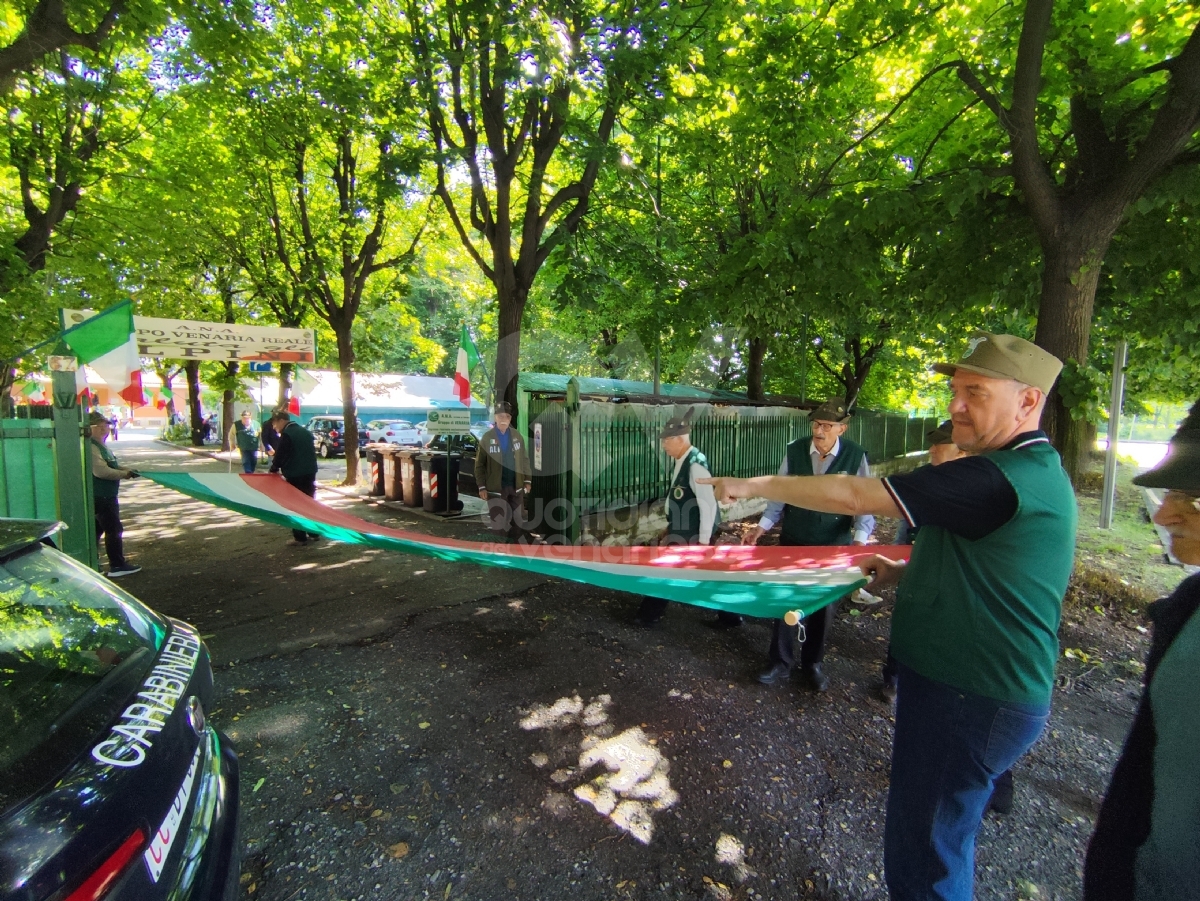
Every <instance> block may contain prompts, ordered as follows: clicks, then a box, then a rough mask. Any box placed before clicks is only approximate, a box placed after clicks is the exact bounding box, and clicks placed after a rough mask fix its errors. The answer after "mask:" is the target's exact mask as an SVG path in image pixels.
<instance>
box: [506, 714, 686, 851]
mask: <svg viewBox="0 0 1200 901" xmlns="http://www.w3.org/2000/svg"><path fill="white" fill-rule="evenodd" d="M611 706H612V697H611V696H610V695H607V694H602V695H598V696H597V697H595V698H593V699H592V700H591V701H590V702H588V703H587V704H586V705H585V704H584V702H583V699H582V698H581V697H579V695H573V696H572V697H566V698H559V699H558V700H557V701H555V702H554V703H553V704H549V705H537V706H535V707H533V708H532V709H530V710H529V711H528V713H527V714H526V715H525V717H524V718H523V719H522V720H521V722H520V726H521V728H522V729H524V730H526V731H536V730H546V731H558V730H564V729H571V730H572V733H573V729H574V727H578V728H580V729H581V730H582V733H583V735H582V738H581V739H580V740H579V752H580V753H579V758H578V761H579V762H578V765H577V766H574V767H563V768H560V769H557V770H555V771H554V772H553V773H551V774H550V779H551V781H552V782H554V783H555V784H556V785H558V786H560V787H562V788H563V789H565V788H567V786H568V785H570V784H571V783H577V784H576V785H575V787H574V789H573V790H572V794H573V795H574V796H575V798H576V799H577V800H579V801H580V802H582V803H584V804H587V805H589V806H590V807H592V808H593V809H594V810H595V811H596V812H597V813H599V814H600V815H601V816H604V817H607V818H608V819H609V820H610V821H611V822H612V823H613V825H615V826H616V827H617V828H618V829H620V830H621V831H623V832H627V833H629V834H630V835H631V836H633V837H634V838H635V839H637V840H638V841H640V842H641V843H642V844H649V843H650V840H651V839H652V838H653V837H654V814H655V813H657V812H659V811H663V810H667V809H668V808H671V807H673V806H675V804H677V803H678V801H679V794H678V793H677V792H676V791H675V790H674V789H673V788H672V787H671V780H670V778H669V777H668V772H669V771H670V768H671V763H670V761H669V760H667V759H666V758H665V757H663V755H662V753H661V752H659V750H658V748H656V747H654V744H655V739H652V738H650V737H649V736H647V735H646V733H645V732H644V731H643V730H642V728H641V727H639V726H635V727H633V728H631V729H626V730H625V731H624V732H621V733H619V734H617V735H613V732H614V731H615V730H614V728H613V726H612V724H611V723H610V722H609V708H610V707H611ZM573 734H574V733H573ZM573 740H574V739H573V738H572V741H573ZM530 762H531V763H533V765H534V766H536V767H538V768H539V769H541V768H544V767H547V766H549V763H550V756H549V755H547V754H542V753H536V754H534V755H532V756H531V757H530ZM596 767H602V768H603V769H604V772H602V773H600V774H599V775H597V776H595V777H594V778H592V779H590V780H588V781H586V782H582V783H580V782H579V780H580V779H582V778H585V777H586V776H587V774H588V773H589V772H591V771H593V770H594V769H595V768H596ZM545 806H546V807H547V809H549V810H551V811H554V812H558V813H562V812H563V808H564V804H563V796H562V795H561V794H560V793H559V792H556V791H552V792H551V793H550V794H549V795H548V797H547V799H546V802H545Z"/></svg>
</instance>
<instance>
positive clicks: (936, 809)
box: [714, 332, 1076, 901]
mask: <svg viewBox="0 0 1200 901" xmlns="http://www.w3.org/2000/svg"><path fill="white" fill-rule="evenodd" d="M934 369H935V370H936V371H938V372H942V373H945V374H950V375H951V376H952V378H951V382H950V389H951V392H952V395H953V400H952V401H951V403H950V419H951V421H952V422H953V424H954V432H953V436H954V443H955V444H956V445H958V446H959V447H960V448H962V449H963V450H964V451H967V452H968V453H969V454H971V456H969V457H966V458H964V459H961V460H954V461H952V462H950V463H946V464H943V465H942V466H924V467H921V468H920V469H918V470H915V471H913V472H909V473H904V474H902V475H896V476H891V477H889V478H887V479H863V478H855V477H853V476H843V475H839V476H815V477H809V478H803V477H796V476H789V477H779V476H767V477H763V478H758V479H717V480H714V487H715V489H716V492H717V496H718V497H719V498H721V499H722V500H725V499H730V500H732V499H734V498H738V497H754V496H763V497H766V498H768V499H770V500H781V501H784V502H785V503H790V504H795V505H797V506H802V507H807V508H809V509H812V510H821V511H825V512H829V513H842V514H848V513H874V514H876V515H880V516H891V517H895V518H900V517H903V518H904V519H905V520H906V521H907V522H908V524H909V525H910V526H916V527H920V528H921V530H922V531H921V536H920V539H919V540H918V541H917V543H916V544H915V545H914V546H913V553H912V558H911V562H910V563H909V564H908V565H907V566H904V565H901V564H896V563H893V562H892V561H890V560H887V559H886V558H883V557H879V556H875V557H872V558H870V559H868V560H864V561H862V562H861V564H860V565H861V566H862V568H863V570H864V572H866V573H868V574H870V575H874V576H875V579H876V582H875V584H876V585H877V587H885V588H886V587H888V586H889V585H895V584H897V583H899V584H898V587H897V591H896V608H895V611H894V612H893V614H892V652H893V654H894V655H895V657H896V660H897V663H898V665H899V686H898V689H897V694H896V728H895V737H894V739H893V742H892V771H891V785H890V788H889V791H888V809H887V819H886V823H885V826H884V871H885V876H886V881H887V887H888V893H889V896H890V898H891V899H892V901H930V899H938V901H970V899H971V897H972V889H973V884H974V872H973V870H974V856H975V835H976V833H977V832H978V831H979V824H980V822H981V820H982V818H983V811H984V807H985V806H986V804H987V801H988V797H989V796H990V794H991V791H992V785H993V783H994V781H995V780H996V778H997V777H998V776H999V775H1000V774H1001V773H1002V772H1004V771H1005V770H1006V769H1008V768H1009V767H1010V766H1012V764H1013V763H1014V762H1015V761H1016V760H1017V758H1019V757H1020V756H1021V755H1022V754H1024V753H1025V752H1026V751H1027V750H1029V748H1031V747H1032V746H1033V743H1034V742H1035V741H1037V738H1038V736H1039V735H1040V734H1041V732H1042V730H1043V728H1045V725H1046V721H1047V719H1048V718H1049V715H1050V697H1051V694H1052V692H1053V688H1054V666H1055V663H1056V662H1057V660H1058V624H1059V619H1060V618H1061V614H1062V599H1063V595H1064V594H1065V593H1066V589H1067V582H1068V580H1069V579H1070V576H1071V569H1072V566H1073V563H1074V556H1075V520H1076V508H1075V496H1074V492H1073V491H1072V489H1071V483H1070V480H1069V479H1068V478H1067V474H1066V473H1065V472H1064V471H1063V468H1062V461H1061V460H1060V459H1059V456H1058V453H1057V452H1056V451H1055V450H1054V448H1053V447H1051V446H1050V442H1049V440H1048V439H1047V437H1046V435H1045V434H1044V433H1043V432H1042V431H1040V430H1039V428H1038V424H1039V422H1040V421H1041V416H1042V411H1043V409H1044V408H1045V404H1046V395H1047V394H1048V393H1049V391H1050V389H1051V388H1052V387H1053V385H1054V381H1055V379H1056V378H1057V377H1058V373H1059V371H1060V370H1061V369H1062V363H1061V362H1060V361H1059V360H1057V359H1056V358H1055V357H1053V356H1051V355H1050V354H1048V353H1046V351H1044V350H1042V349H1041V348H1040V347H1037V346H1036V345H1034V344H1031V343H1030V342H1028V341H1025V340H1023V339H1021V338H1017V337H1014V336H1012V335H991V334H987V333H985V332H981V333H978V334H976V335H975V337H973V338H972V339H971V340H970V341H969V342H968V345H967V349H966V351H965V352H964V353H963V355H962V357H961V358H960V359H959V360H958V361H957V362H956V363H952V364H937V365H936V366H935V367H934Z"/></svg>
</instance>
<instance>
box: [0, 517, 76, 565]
mask: <svg viewBox="0 0 1200 901" xmlns="http://www.w3.org/2000/svg"><path fill="white" fill-rule="evenodd" d="M61 528H63V524H62V523H61V522H55V521H54V520H52V519H8V518H5V517H0V560H6V559H8V558H9V557H11V556H13V555H14V554H16V553H18V552H20V551H23V550H25V548H27V547H29V546H30V545H31V544H37V543H38V542H39V541H41V540H42V539H43V538H49V537H50V536H51V535H53V534H54V533H55V532H57V531H58V530H59V529H61Z"/></svg>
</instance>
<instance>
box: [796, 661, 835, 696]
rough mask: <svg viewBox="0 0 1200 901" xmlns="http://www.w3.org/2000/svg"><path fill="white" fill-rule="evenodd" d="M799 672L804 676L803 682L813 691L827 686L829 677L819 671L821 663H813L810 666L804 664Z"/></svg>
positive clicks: (822, 689) (821, 689)
mask: <svg viewBox="0 0 1200 901" xmlns="http://www.w3.org/2000/svg"><path fill="white" fill-rule="evenodd" d="M801 674H802V676H803V677H804V684H805V685H807V686H808V687H809V688H811V689H812V690H813V691H825V690H826V689H828V688H829V677H828V676H826V675H825V674H824V673H823V672H821V664H819V663H814V664H813V665H812V666H806V667H804V669H803V671H802V673H801Z"/></svg>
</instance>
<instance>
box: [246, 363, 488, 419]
mask: <svg viewBox="0 0 1200 901" xmlns="http://www.w3.org/2000/svg"><path fill="white" fill-rule="evenodd" d="M304 371H305V372H307V373H308V374H309V375H311V376H312V377H313V378H315V379H316V380H317V386H316V387H315V388H313V389H312V390H311V391H308V392H307V393H301V394H300V395H299V396H300V403H301V404H302V405H304V406H309V407H340V406H341V404H342V381H341V374H340V373H338V372H334V371H332V370H328V369H307V368H306V369H305V370H304ZM246 386H247V388H248V390H249V391H250V396H251V397H253V398H254V399H255V400H256V401H257V402H258V403H259V404H260V405H261V406H267V407H269V406H271V405H272V404H274V403H275V401H276V400H277V399H278V397H279V382H278V380H277V379H276V377H275V376H273V375H272V376H264V377H263V379H262V388H261V391H260V388H259V380H258V379H257V378H254V377H253V376H250V377H248V378H247V379H246ZM354 394H355V399H356V400H357V401H358V405H359V406H360V407H367V408H370V407H380V408H397V409H407V408H414V409H420V408H424V409H434V408H446V407H458V408H460V409H461V408H462V404H461V403H459V400H458V398H457V397H455V396H454V379H451V378H443V377H441V376H433V375H393V374H391V373H355V374H354ZM482 403H483V402H482V401H481V400H479V398H477V397H472V399H471V406H472V407H476V406H477V405H478V406H482Z"/></svg>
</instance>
